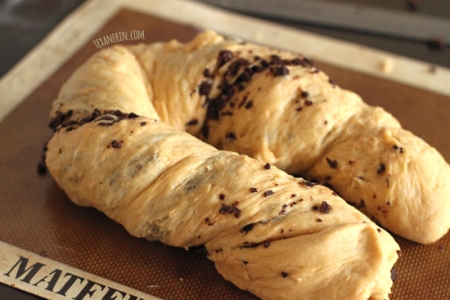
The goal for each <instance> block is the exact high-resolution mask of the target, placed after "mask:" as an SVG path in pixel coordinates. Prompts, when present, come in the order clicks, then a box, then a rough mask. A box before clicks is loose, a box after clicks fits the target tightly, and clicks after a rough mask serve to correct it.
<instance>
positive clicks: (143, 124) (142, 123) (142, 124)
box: [139, 121, 147, 126]
mask: <svg viewBox="0 0 450 300" xmlns="http://www.w3.org/2000/svg"><path fill="white" fill-rule="evenodd" d="M139 124H140V125H141V126H145V125H147V122H145V121H144V122H141V123H139Z"/></svg>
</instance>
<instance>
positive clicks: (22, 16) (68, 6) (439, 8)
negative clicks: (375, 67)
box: [0, 0, 450, 77]
mask: <svg viewBox="0 0 450 300" xmlns="http://www.w3.org/2000/svg"><path fill="white" fill-rule="evenodd" d="M160 1H163V0H160ZM272 1H276V0H272ZM292 1H297V0H292ZM83 2H84V0H0V77H1V76H3V75H5V74H6V73H7V72H8V71H9V70H10V69H11V68H12V67H13V66H14V65H15V64H16V63H17V62H18V61H19V60H20V59H21V58H23V57H24V55H25V54H26V53H27V52H28V51H30V50H31V49H32V48H33V47H34V46H35V45H37V44H38V43H39V42H40V41H41V40H42V39H43V38H44V37H45V36H46V35H47V34H48V33H49V32H50V31H51V30H52V29H53V28H54V27H55V26H56V25H57V24H58V23H59V22H61V21H62V20H63V19H64V18H65V17H66V16H67V15H68V14H70V13H71V12H72V11H73V10H74V9H76V8H77V7H78V6H80V5H81V4H82V3H83ZM328 2H334V3H343V4H355V5H367V6H373V7H380V8H385V9H390V10H394V11H398V12H402V13H405V12H406V13H409V14H421V15H428V16H434V17H440V18H445V19H447V20H450V0H422V1H420V0H409V1H407V0H377V1H374V0H328ZM265 18H267V17H265ZM267 19H270V18H267ZM270 20H271V21H275V22H279V23H283V24H285V25H289V26H293V27H296V28H300V29H304V30H307V31H311V32H315V33H319V34H323V35H326V36H331V37H335V38H338V39H342V40H348V41H352V42H356V43H360V44H363V45H367V46H370V47H373V48H378V49H382V50H385V51H389V52H393V53H397V54H401V55H405V56H408V57H412V58H415V59H419V60H423V61H426V62H430V63H432V64H437V65H441V66H446V67H450V47H449V45H441V44H439V45H435V47H430V46H429V45H427V44H426V43H425V42H413V41H408V40H400V39H396V38H389V37H385V36H382V35H376V34H367V33H365V34H364V33H359V32H354V31H351V30H342V29H337V28H332V27H326V26H319V25H317V24H311V23H301V22H289V21H284V20H280V19H270ZM436 46H437V47H436Z"/></svg>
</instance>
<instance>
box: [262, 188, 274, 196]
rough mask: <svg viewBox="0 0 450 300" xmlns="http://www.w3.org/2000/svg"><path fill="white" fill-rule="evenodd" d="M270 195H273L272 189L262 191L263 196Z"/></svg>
mask: <svg viewBox="0 0 450 300" xmlns="http://www.w3.org/2000/svg"><path fill="white" fill-rule="evenodd" d="M270 195H273V191H272V190H267V191H265V192H264V197H268V196H270Z"/></svg>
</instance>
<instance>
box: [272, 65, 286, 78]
mask: <svg viewBox="0 0 450 300" xmlns="http://www.w3.org/2000/svg"><path fill="white" fill-rule="evenodd" d="M285 75H289V69H288V68H287V67H286V66H285V65H281V66H277V67H276V68H275V69H274V70H273V76H275V77H278V76H285Z"/></svg>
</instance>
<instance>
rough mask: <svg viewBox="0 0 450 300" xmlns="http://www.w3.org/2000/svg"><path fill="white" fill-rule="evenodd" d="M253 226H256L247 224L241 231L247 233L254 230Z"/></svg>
mask: <svg viewBox="0 0 450 300" xmlns="http://www.w3.org/2000/svg"><path fill="white" fill-rule="evenodd" d="M253 226H255V225H254V224H253V223H250V224H247V225H245V226H244V227H243V228H242V229H241V232H244V233H247V232H249V231H250V230H252V229H253Z"/></svg>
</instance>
